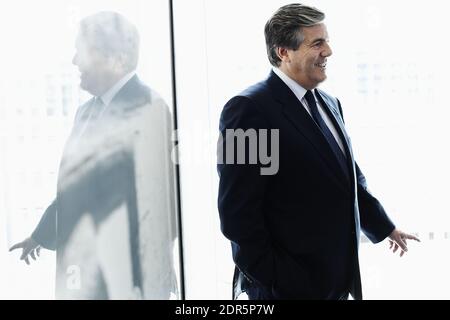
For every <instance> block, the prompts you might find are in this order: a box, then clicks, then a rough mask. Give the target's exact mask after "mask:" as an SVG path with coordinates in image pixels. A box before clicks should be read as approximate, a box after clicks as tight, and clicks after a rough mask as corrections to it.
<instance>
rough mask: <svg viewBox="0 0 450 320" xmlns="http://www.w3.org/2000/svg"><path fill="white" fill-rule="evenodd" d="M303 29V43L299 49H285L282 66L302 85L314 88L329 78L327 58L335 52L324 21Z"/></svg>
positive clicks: (306, 87)
mask: <svg viewBox="0 0 450 320" xmlns="http://www.w3.org/2000/svg"><path fill="white" fill-rule="evenodd" d="M302 31H303V36H304V40H303V42H302V44H301V45H300V47H299V48H298V49H297V50H291V49H285V50H286V52H285V56H283V57H282V66H280V68H281V69H282V70H283V71H284V72H285V73H286V74H287V75H288V76H289V77H291V78H292V79H294V80H295V81H296V82H297V83H299V84H300V85H301V86H302V87H304V88H305V89H308V90H312V89H314V88H315V87H317V86H318V85H319V83H321V82H323V81H325V79H326V78H327V75H326V64H327V58H328V57H329V56H331V55H332V53H333V52H332V50H331V47H330V46H329V44H328V41H329V40H328V32H327V28H326V26H325V25H324V24H323V23H321V24H318V25H315V26H312V27H304V28H303V29H302Z"/></svg>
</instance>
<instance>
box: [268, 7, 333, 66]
mask: <svg viewBox="0 0 450 320" xmlns="http://www.w3.org/2000/svg"><path fill="white" fill-rule="evenodd" d="M324 19H325V14H324V13H323V12H322V11H320V10H318V9H316V8H314V7H309V6H305V5H303V4H300V3H293V4H289V5H286V6H283V7H281V8H280V9H278V10H277V11H276V12H275V13H274V15H273V16H272V17H271V18H270V19H269V21H267V23H266V26H265V28H264V34H265V37H266V48H267V56H268V57H269V61H270V63H271V64H272V65H273V66H276V67H279V66H280V64H281V59H280V58H279V57H278V54H277V48H279V47H282V48H287V49H291V50H297V49H298V48H299V47H300V45H301V44H302V42H303V40H304V37H303V34H302V27H311V26H314V25H317V24H319V23H321V22H322V21H323V20H324Z"/></svg>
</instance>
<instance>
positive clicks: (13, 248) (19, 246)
mask: <svg viewBox="0 0 450 320" xmlns="http://www.w3.org/2000/svg"><path fill="white" fill-rule="evenodd" d="M19 248H23V242H19V243H16V244H15V245H13V246H12V247H11V248H9V251H10V252H11V251H13V250H16V249H19Z"/></svg>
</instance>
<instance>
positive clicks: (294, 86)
mask: <svg viewBox="0 0 450 320" xmlns="http://www.w3.org/2000/svg"><path fill="white" fill-rule="evenodd" d="M273 72H275V74H276V75H277V76H278V77H279V78H280V79H281V80H282V81H283V82H284V83H285V84H286V85H287V86H288V87H289V89H291V91H292V92H293V93H294V94H295V96H296V97H297V99H298V100H299V101H302V99H303V97H304V96H305V94H306V91H307V90H306V89H305V88H303V87H302V86H301V85H299V84H298V83H297V82H296V81H295V80H293V79H291V78H290V77H289V76H288V75H286V74H285V73H284V72H283V71H281V69H279V68H275V67H274V68H273Z"/></svg>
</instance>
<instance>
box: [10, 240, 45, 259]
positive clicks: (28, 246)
mask: <svg viewBox="0 0 450 320" xmlns="http://www.w3.org/2000/svg"><path fill="white" fill-rule="evenodd" d="M20 248H22V255H21V256H20V260H25V262H26V263H27V264H30V261H29V260H28V255H30V256H31V257H32V258H33V260H36V256H38V257H39V255H40V251H41V246H40V245H39V243H37V242H36V241H35V240H34V239H33V238H32V237H28V238H26V239H25V240H23V241H22V242H19V243H16V244H15V245H13V246H12V247H11V248H10V249H9V251H10V252H11V251H13V250H15V249H20Z"/></svg>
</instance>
